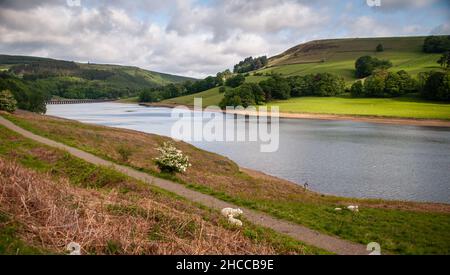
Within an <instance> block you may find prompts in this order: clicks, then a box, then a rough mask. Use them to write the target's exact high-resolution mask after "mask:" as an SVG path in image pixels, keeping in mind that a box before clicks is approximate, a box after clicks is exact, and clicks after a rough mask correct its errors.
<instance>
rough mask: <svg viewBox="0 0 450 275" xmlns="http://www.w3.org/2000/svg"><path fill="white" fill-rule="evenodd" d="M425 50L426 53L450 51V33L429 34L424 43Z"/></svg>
mask: <svg viewBox="0 0 450 275" xmlns="http://www.w3.org/2000/svg"><path fill="white" fill-rule="evenodd" d="M423 51H424V52H426V53H443V52H446V51H450V35H446V36H434V35H431V36H428V37H427V38H425V41H424V43H423Z"/></svg>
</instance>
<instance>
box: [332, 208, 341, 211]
mask: <svg viewBox="0 0 450 275" xmlns="http://www.w3.org/2000/svg"><path fill="white" fill-rule="evenodd" d="M334 211H342V208H335V209H334Z"/></svg>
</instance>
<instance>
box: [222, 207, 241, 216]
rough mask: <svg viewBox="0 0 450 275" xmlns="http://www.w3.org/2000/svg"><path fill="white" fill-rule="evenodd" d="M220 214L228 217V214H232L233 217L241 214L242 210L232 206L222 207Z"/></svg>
mask: <svg viewBox="0 0 450 275" xmlns="http://www.w3.org/2000/svg"><path fill="white" fill-rule="evenodd" d="M221 212H222V215H223V216H224V217H228V216H229V215H232V216H233V217H237V216H239V215H242V214H243V213H244V212H243V211H242V210H241V209H239V208H238V209H233V208H224V209H222V211H221Z"/></svg>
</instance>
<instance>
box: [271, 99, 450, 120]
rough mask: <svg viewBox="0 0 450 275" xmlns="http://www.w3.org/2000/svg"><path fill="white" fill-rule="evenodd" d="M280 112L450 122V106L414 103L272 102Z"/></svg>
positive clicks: (384, 101) (335, 100) (422, 101)
mask: <svg viewBox="0 0 450 275" xmlns="http://www.w3.org/2000/svg"><path fill="white" fill-rule="evenodd" d="M268 106H279V108H280V112H286V113H315V114H337V115H356V116H380V117H399V118H417V119H443V120H450V104H448V103H437V102H430V101H424V100H420V99H417V98H415V97H399V98H346V97H299V98H291V99H288V100H279V101H274V102H271V103H270V104H268Z"/></svg>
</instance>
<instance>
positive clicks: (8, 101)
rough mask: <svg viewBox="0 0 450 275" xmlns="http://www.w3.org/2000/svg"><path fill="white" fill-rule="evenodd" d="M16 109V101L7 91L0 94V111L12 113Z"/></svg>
mask: <svg viewBox="0 0 450 275" xmlns="http://www.w3.org/2000/svg"><path fill="white" fill-rule="evenodd" d="M16 108H17V101H16V100H15V98H14V96H13V94H12V93H11V92H10V91H9V90H3V91H1V92H0V110H3V111H6V112H9V113H12V112H14V111H15V110H16Z"/></svg>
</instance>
